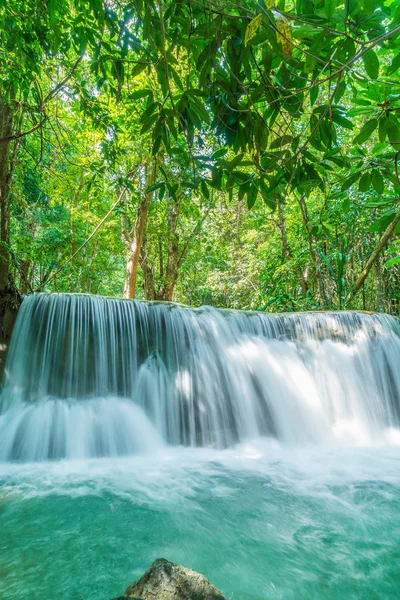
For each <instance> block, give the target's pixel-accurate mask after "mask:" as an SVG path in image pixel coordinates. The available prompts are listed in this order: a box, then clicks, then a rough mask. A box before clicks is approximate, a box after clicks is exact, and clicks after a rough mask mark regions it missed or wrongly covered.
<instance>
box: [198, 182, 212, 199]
mask: <svg viewBox="0 0 400 600" xmlns="http://www.w3.org/2000/svg"><path fill="white" fill-rule="evenodd" d="M200 187H201V193H202V194H203V196H204V198H206V199H207V200H208V199H209V197H210V191H209V189H208V186H207V184H206V182H205V181H204V179H203V181H202V182H201V184H200Z"/></svg>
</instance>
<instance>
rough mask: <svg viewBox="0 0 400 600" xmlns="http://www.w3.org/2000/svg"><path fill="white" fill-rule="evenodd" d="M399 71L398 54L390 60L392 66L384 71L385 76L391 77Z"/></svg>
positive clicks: (399, 55) (399, 58)
mask: <svg viewBox="0 0 400 600" xmlns="http://www.w3.org/2000/svg"><path fill="white" fill-rule="evenodd" d="M399 69H400V53H399V54H397V56H395V57H394V59H393V60H392V64H391V65H389V66H388V68H387V70H386V75H392V74H393V73H396V72H397V71H398V70H399Z"/></svg>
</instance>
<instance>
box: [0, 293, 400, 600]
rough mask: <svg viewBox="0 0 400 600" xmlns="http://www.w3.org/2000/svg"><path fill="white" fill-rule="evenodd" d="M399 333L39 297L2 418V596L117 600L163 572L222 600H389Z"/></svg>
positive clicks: (317, 321) (300, 318) (23, 332)
mask: <svg viewBox="0 0 400 600" xmlns="http://www.w3.org/2000/svg"><path fill="white" fill-rule="evenodd" d="M399 365H400V329H399V325H398V321H397V320H396V319H395V318H392V317H389V316H385V315H367V314H360V313H318V314H316V313H312V314H311V313H310V314H302V315H296V314H288V315H267V314H259V313H242V312H233V311H219V310H216V309H213V308H208V307H207V308H202V309H197V310H191V309H188V308H185V307H181V306H177V305H169V304H150V303H141V302H123V301H119V300H112V299H104V298H96V297H90V296H75V295H57V294H52V295H47V294H43V295H38V296H31V297H29V298H27V299H26V300H25V301H24V302H23V305H22V308H21V310H20V314H19V317H18V321H17V324H16V328H15V331H14V334H13V340H12V345H11V349H10V353H9V358H8V362H7V365H6V375H5V381H4V385H3V390H2V394H1V400H0V403H1V411H0V413H1V414H0V598H1V600H16V598H22V597H25V596H26V597H27V598H29V600H52V599H53V598H55V597H57V600H72V599H74V600H75V598H76V599H77V600H80V599H85V600H86V598H91V599H93V600H111V598H114V597H118V596H120V595H121V594H122V593H123V591H124V589H125V588H126V586H127V585H128V584H130V583H132V582H133V581H134V580H135V579H137V578H138V577H140V576H141V575H142V573H143V572H144V570H145V569H146V568H147V567H148V566H149V564H150V563H151V562H152V561H153V560H154V559H155V558H158V557H162V556H164V557H166V558H168V559H169V560H172V561H175V562H178V563H181V564H184V565H186V566H189V567H192V568H194V569H196V570H198V571H200V572H202V573H204V574H205V575H206V576H207V577H209V578H210V579H211V580H212V582H213V583H214V584H215V585H216V586H217V587H219V588H220V589H221V591H222V592H223V593H224V594H225V595H226V597H227V598H228V599H230V600H303V599H304V600H306V599H307V600H310V599H311V600H313V599H315V600H321V599H322V598H323V599H324V600H325V599H327V600H342V599H346V600H361V599H362V600H364V599H368V600H382V599H384V600H386V599H390V600H392V599H393V600H395V599H397V598H398V595H399V584H400V519H399V511H400V470H399V464H400V463H399V460H400V400H399V399H400V370H399Z"/></svg>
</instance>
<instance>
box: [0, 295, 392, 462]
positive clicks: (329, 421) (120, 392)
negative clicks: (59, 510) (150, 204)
mask: <svg viewBox="0 0 400 600" xmlns="http://www.w3.org/2000/svg"><path fill="white" fill-rule="evenodd" d="M399 364H400V327H399V324H398V321H397V320H396V319H395V318H392V317H389V316H386V315H366V314H360V313H325V314H324V313H309V314H301V315H298V314H288V315H268V314H262V313H242V312H231V311H220V310H217V309H213V308H209V307H206V308H202V309H197V310H191V309H188V308H185V307H180V306H176V305H170V304H150V303H141V302H130V301H120V300H114V299H104V298H98V297H91V296H78V295H68V294H65V295H63V294H51V295H50V294H42V295H38V296H30V297H29V298H27V299H26V300H25V301H24V302H23V305H22V307H21V310H20V312H19V316H18V320H17V324H16V327H15V331H14V334H13V339H12V344H11V348H10V353H9V357H8V361H7V365H6V375H5V382H4V387H3V392H2V395H1V400H0V403H1V407H2V408H1V413H2V414H1V416H0V459H1V460H6V461H8V460H15V459H17V460H23V461H37V460H46V459H48V458H61V457H66V458H90V457H97V456H116V455H123V454H133V453H143V452H144V453H147V452H149V451H153V450H157V448H160V446H162V445H163V444H170V445H181V444H183V445H188V446H206V447H217V448H223V447H230V446H233V445H235V444H236V443H238V442H241V443H245V442H246V440H251V439H255V438H259V437H266V438H270V439H275V440H276V441H277V442H278V443H279V444H283V445H293V444H296V445H307V444H310V443H312V444H322V443H323V444H325V445H326V444H334V445H336V444H340V445H346V444H352V445H354V444H355V445H362V446H371V445H386V444H400V430H399V427H400V370H399V368H398V366H399Z"/></svg>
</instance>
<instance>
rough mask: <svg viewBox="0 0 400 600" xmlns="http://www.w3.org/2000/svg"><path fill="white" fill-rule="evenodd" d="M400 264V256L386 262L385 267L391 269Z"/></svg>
mask: <svg viewBox="0 0 400 600" xmlns="http://www.w3.org/2000/svg"><path fill="white" fill-rule="evenodd" d="M398 264H400V256H394V257H393V258H390V259H389V260H387V261H386V262H385V267H391V266H392V265H398Z"/></svg>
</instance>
